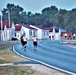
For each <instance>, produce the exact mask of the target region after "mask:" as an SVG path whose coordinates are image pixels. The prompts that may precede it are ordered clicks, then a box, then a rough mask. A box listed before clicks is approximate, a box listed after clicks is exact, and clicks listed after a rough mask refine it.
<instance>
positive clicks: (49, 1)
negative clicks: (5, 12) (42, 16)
mask: <svg viewBox="0 0 76 75" xmlns="http://www.w3.org/2000/svg"><path fill="white" fill-rule="evenodd" d="M8 3H13V4H15V5H19V6H20V7H22V8H23V9H24V10H25V11H26V12H28V11H31V12H32V13H35V12H36V13H40V12H41V10H42V9H44V8H46V7H50V6H52V5H54V6H56V7H57V8H58V9H66V10H71V9H73V8H76V0H0V10H2V9H3V8H6V5H7V4H8Z"/></svg>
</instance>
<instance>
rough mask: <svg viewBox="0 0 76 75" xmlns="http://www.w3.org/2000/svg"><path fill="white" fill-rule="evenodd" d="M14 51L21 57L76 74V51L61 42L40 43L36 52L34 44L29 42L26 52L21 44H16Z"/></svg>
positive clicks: (45, 41)
mask: <svg viewBox="0 0 76 75" xmlns="http://www.w3.org/2000/svg"><path fill="white" fill-rule="evenodd" d="M13 50H14V52H16V53H17V54H20V55H21V56H24V57H27V58H29V59H31V60H34V61H37V62H39V63H42V64H44V65H47V66H49V67H52V68H55V69H58V70H61V71H64V72H67V73H70V74H73V75H74V74H76V49H74V48H71V47H67V46H65V45H63V44H60V41H51V40H44V41H39V42H38V47H37V49H36V50H34V47H33V44H32V42H28V43H27V50H26V51H24V49H23V48H22V45H21V44H16V45H15V46H14V47H13Z"/></svg>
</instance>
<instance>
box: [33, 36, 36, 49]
mask: <svg viewBox="0 0 76 75" xmlns="http://www.w3.org/2000/svg"><path fill="white" fill-rule="evenodd" d="M33 45H34V50H36V48H37V37H36V35H34V36H33Z"/></svg>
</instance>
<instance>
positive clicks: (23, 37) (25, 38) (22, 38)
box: [21, 33, 27, 50]
mask: <svg viewBox="0 0 76 75" xmlns="http://www.w3.org/2000/svg"><path fill="white" fill-rule="evenodd" d="M21 44H22V46H23V48H25V49H24V50H26V45H27V37H26V35H25V33H24V34H23V35H22V36H21Z"/></svg>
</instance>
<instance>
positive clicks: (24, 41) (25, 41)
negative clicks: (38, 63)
mask: <svg viewBox="0 0 76 75" xmlns="http://www.w3.org/2000/svg"><path fill="white" fill-rule="evenodd" d="M37 40H38V39H37V37H36V35H34V36H33V38H32V41H33V45H34V50H36V48H37ZM21 44H22V48H23V49H24V50H25V51H26V47H27V37H26V34H25V33H24V34H23V35H22V36H21Z"/></svg>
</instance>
